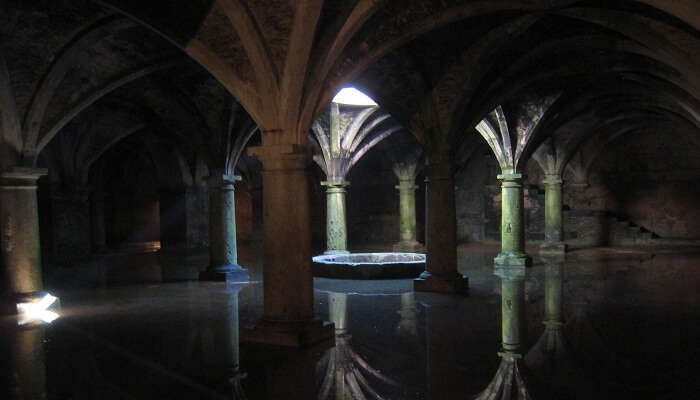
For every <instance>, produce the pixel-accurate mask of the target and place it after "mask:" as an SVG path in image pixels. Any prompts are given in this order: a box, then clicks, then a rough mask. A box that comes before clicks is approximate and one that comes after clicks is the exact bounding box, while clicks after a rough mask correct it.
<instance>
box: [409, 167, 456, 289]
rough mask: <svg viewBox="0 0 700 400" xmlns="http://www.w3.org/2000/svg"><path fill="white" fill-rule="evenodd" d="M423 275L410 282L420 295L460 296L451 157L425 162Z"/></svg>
mask: <svg viewBox="0 0 700 400" xmlns="http://www.w3.org/2000/svg"><path fill="white" fill-rule="evenodd" d="M426 170H427V179H426V182H427V183H426V186H427V191H428V194H427V198H428V201H427V205H426V207H427V212H426V220H427V221H426V232H427V238H426V247H427V256H426V263H425V271H423V273H422V274H421V275H420V277H419V278H417V279H415V280H414V281H413V289H414V290H416V291H423V292H443V293H463V292H466V291H467V290H468V288H469V279H468V278H466V277H463V276H462V275H460V274H459V273H458V272H457V221H456V217H455V214H456V211H455V185H454V170H453V157H452V156H450V155H449V154H447V155H441V156H438V157H431V158H429V161H428V164H427V168H426Z"/></svg>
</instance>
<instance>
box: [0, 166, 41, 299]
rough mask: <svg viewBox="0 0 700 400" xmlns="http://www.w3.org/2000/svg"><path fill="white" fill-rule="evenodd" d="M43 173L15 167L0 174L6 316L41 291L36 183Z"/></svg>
mask: <svg viewBox="0 0 700 400" xmlns="http://www.w3.org/2000/svg"><path fill="white" fill-rule="evenodd" d="M46 173H47V171H46V170H45V169H33V168H18V167H16V168H13V169H10V170H9V171H6V172H4V173H2V174H0V230H1V231H0V266H1V267H2V272H3V276H2V279H0V281H1V282H2V284H3V295H4V296H5V297H6V300H7V301H6V302H3V303H5V305H7V306H9V307H8V308H7V311H9V312H16V309H15V308H14V307H15V303H16V302H17V301H18V300H29V299H32V298H35V297H38V296H40V295H41V293H40V292H41V291H42V290H43V282H42V274H41V251H40V245H39V212H38V207H37V194H36V192H37V190H36V189H37V186H36V182H37V179H39V177H40V176H41V175H45V174H46Z"/></svg>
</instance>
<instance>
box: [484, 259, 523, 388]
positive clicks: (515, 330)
mask: <svg viewBox="0 0 700 400" xmlns="http://www.w3.org/2000/svg"><path fill="white" fill-rule="evenodd" d="M496 275H497V276H499V277H500V278H501V341H502V343H501V345H502V351H501V352H500V353H498V355H499V356H500V357H501V364H500V365H499V367H498V371H497V372H496V376H495V377H494V378H493V380H491V383H489V385H488V387H487V388H486V390H484V391H483V392H481V394H479V395H478V396H477V399H479V400H487V399H488V400H490V399H494V400H495V399H499V400H501V399H518V400H526V399H531V398H532V395H531V393H530V389H529V388H528V383H527V382H526V378H525V374H524V368H523V364H522V353H521V337H522V333H523V331H524V329H523V327H524V322H525V318H524V315H523V314H524V312H525V308H524V304H523V303H524V297H525V291H524V285H523V282H524V280H525V269H524V268H507V267H505V268H503V267H498V266H497V267H496Z"/></svg>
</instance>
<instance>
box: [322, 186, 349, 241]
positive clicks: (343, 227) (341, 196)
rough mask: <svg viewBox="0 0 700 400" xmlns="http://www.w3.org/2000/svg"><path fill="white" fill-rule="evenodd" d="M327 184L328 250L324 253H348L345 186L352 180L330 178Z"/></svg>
mask: <svg viewBox="0 0 700 400" xmlns="http://www.w3.org/2000/svg"><path fill="white" fill-rule="evenodd" d="M321 185H323V186H326V187H327V189H326V251H325V252H324V254H347V253H349V252H348V229H347V223H346V222H345V215H346V214H345V193H346V190H345V188H346V187H348V186H349V185H350V182H347V181H345V180H342V179H341V180H328V181H323V182H321Z"/></svg>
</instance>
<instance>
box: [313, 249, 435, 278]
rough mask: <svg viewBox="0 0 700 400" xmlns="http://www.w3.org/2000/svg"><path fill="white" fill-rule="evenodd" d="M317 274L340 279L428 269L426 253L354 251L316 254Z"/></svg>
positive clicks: (405, 275) (395, 275) (408, 274)
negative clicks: (426, 266)
mask: <svg viewBox="0 0 700 400" xmlns="http://www.w3.org/2000/svg"><path fill="white" fill-rule="evenodd" d="M313 262H314V265H313V273H314V276H318V277H322V278H337V279H401V278H416V277H418V275H420V274H421V272H423V271H424V270H425V254H419V253H351V254H324V255H321V256H316V257H313Z"/></svg>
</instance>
